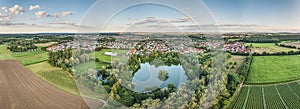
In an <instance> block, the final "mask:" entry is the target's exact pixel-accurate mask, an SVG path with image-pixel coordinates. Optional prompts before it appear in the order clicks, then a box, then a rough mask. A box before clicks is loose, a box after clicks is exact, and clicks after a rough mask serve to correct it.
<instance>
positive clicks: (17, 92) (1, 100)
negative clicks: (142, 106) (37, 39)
mask: <svg viewBox="0 0 300 109" xmlns="http://www.w3.org/2000/svg"><path fill="white" fill-rule="evenodd" d="M16 80H17V81H16ZM0 83H1V84H0V86H1V88H0V107H1V108H4V109H11V108H17V109H18V108H30V109H33V108H35V109H41V108H43V109H50V108H66V109H67V108H72V109H87V108H89V107H88V105H87V104H86V103H85V102H84V100H83V98H81V97H80V96H76V95H73V94H70V93H67V92H64V91H61V90H59V89H57V88H55V87H53V86H51V85H49V84H47V83H46V82H44V81H42V80H40V79H39V78H37V77H36V76H34V75H33V74H32V73H30V72H29V71H28V70H27V69H25V67H23V65H21V64H20V63H19V62H17V61H13V60H9V61H0ZM89 106H93V108H96V107H98V106H99V103H95V102H94V104H90V105H89Z"/></svg>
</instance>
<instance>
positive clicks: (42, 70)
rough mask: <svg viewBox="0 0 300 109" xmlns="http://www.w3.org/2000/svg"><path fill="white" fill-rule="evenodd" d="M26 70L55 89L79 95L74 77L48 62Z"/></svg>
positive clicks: (34, 65) (29, 66)
mask: <svg viewBox="0 0 300 109" xmlns="http://www.w3.org/2000/svg"><path fill="white" fill-rule="evenodd" d="M26 68H28V69H29V70H30V71H32V72H33V73H34V74H35V75H37V76H38V77H39V78H41V79H43V80H45V81H47V82H48V83H50V84H52V85H53V86H55V87H58V88H60V89H63V90H65V91H68V92H72V93H75V94H79V92H78V90H77V87H76V83H75V81H74V79H73V77H71V76H70V75H69V73H68V72H66V71H64V70H62V69H61V68H56V67H52V66H51V65H49V64H48V63H47V62H42V63H37V64H32V65H28V66H26Z"/></svg>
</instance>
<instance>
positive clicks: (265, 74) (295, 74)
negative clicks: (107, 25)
mask: <svg viewBox="0 0 300 109" xmlns="http://www.w3.org/2000/svg"><path fill="white" fill-rule="evenodd" d="M299 66H300V55H290V56H255V57H253V62H252V65H251V68H250V72H249V75H248V77H247V80H246V83H250V84H259V83H277V82H284V81H291V80H297V79H300V72H299V71H300V67H299Z"/></svg>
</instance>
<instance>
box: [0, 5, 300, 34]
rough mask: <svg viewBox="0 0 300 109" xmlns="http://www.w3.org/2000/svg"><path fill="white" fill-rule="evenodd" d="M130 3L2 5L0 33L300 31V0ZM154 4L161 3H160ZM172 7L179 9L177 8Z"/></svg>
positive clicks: (0, 6)
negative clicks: (173, 6)
mask: <svg viewBox="0 0 300 109" xmlns="http://www.w3.org/2000/svg"><path fill="white" fill-rule="evenodd" d="M130 1H131V3H130V2H128V1H126V0H103V1H102V0H100V1H97V0H26V1H24V0H0V8H1V10H0V33H40V32H78V30H79V31H81V32H99V31H100V30H101V29H103V28H104V30H103V31H137V32H138V31H171V32H172V31H173V32H174V31H199V30H198V29H195V27H196V26H197V25H201V27H203V28H204V30H205V31H214V30H215V27H217V28H219V31H221V32H284V31H287V32H299V31H300V21H299V20H298V19H299V18H300V8H299V6H297V5H298V4H300V1H299V0H202V1H200V0H189V1H183V0H173V1H175V2H174V3H171V4H168V3H166V2H163V3H162V4H167V5H170V7H168V6H164V5H157V4H141V5H135V6H133V2H134V1H137V0H130ZM148 1H149V0H148ZM148 1H144V2H148ZM150 1H152V3H156V2H157V3H160V1H159V0H150ZM139 2H140V3H143V2H142V1H141V0H139ZM201 2H202V3H203V4H201ZM93 4H94V5H93ZM172 5H176V6H175V8H172ZM122 6H123V7H126V6H131V7H129V8H126V9H125V8H121V7H122ZM118 9H119V10H118ZM120 9H123V10H121V11H120ZM117 11H120V13H119V14H117ZM182 12H183V13H182ZM191 14H192V15H191ZM193 14H194V15H193ZM113 15H115V16H114V17H112V16H113ZM108 20H109V21H108ZM195 22H197V23H198V24H195ZM105 23H107V25H106V26H105V27H103V26H104V24H105ZM195 25H196V26H195ZM100 27H103V28H100Z"/></svg>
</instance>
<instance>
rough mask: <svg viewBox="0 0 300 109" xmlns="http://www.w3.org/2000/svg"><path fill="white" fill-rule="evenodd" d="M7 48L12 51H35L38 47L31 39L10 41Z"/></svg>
mask: <svg viewBox="0 0 300 109" xmlns="http://www.w3.org/2000/svg"><path fill="white" fill-rule="evenodd" d="M7 49H9V50H10V51H12V52H27V51H35V50H37V49H38V47H37V46H35V45H34V43H33V42H32V41H27V40H18V41H15V42H10V44H9V45H8V46H7Z"/></svg>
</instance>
